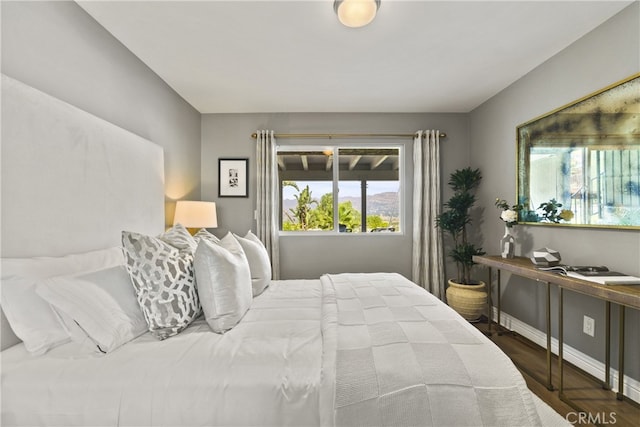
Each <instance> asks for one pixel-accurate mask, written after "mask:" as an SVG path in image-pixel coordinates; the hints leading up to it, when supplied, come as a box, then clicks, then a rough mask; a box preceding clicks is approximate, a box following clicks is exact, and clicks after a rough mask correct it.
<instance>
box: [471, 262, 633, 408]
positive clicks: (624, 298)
mask: <svg viewBox="0 0 640 427" xmlns="http://www.w3.org/2000/svg"><path fill="white" fill-rule="evenodd" d="M473 261H474V262H476V263H478V264H483V265H486V266H487V267H489V282H491V269H492V268H495V269H496V271H497V287H498V292H497V311H498V313H497V323H498V326H500V313H501V309H500V271H502V270H504V271H509V272H511V273H512V274H515V275H517V276H522V277H526V278H528V279H532V280H535V281H536V282H539V283H544V284H545V286H546V293H547V295H546V333H547V348H546V350H547V379H546V386H547V388H548V389H549V390H553V384H552V381H551V308H550V307H551V291H550V285H552V284H553V285H556V286H558V288H559V301H558V369H559V377H560V385H559V393H560V397H561V398H563V399H564V393H563V390H564V388H563V363H564V362H563V339H564V337H563V329H564V325H563V323H564V319H563V292H564V290H565V289H566V290H569V291H572V292H578V293H581V294H584V295H588V296H591V297H594V298H598V299H601V300H603V301H605V304H606V305H605V309H606V311H605V318H606V326H605V328H606V337H605V339H606V344H605V345H606V353H605V370H606V373H605V381H604V384H603V386H604V387H605V388H607V389H610V388H611V387H610V385H609V370H610V353H611V351H610V350H611V343H610V328H611V326H610V313H611V304H612V303H613V304H617V305H618V306H619V307H620V310H619V319H620V323H619V329H618V334H619V341H618V345H619V351H618V365H619V366H618V393H617V396H616V397H617V398H618V400H622V399H623V391H624V388H623V383H624V324H625V308H626V307H629V308H633V309H636V310H638V309H640V286H639V285H601V284H599V283H596V282H591V281H588V280H583V279H577V278H574V277H568V276H563V275H560V274H558V273H552V272H548V271H542V270H538V269H536V267H535V265H534V264H533V263H532V262H531V260H530V259H529V258H525V257H515V258H511V259H509V258H502V257H501V256H499V255H498V256H486V255H485V256H474V257H473ZM488 301H489V319H491V317H492V315H491V297H489V298H488Z"/></svg>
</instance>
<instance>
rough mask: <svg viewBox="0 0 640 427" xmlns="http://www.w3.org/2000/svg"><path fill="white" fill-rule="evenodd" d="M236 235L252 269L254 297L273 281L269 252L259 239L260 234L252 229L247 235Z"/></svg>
mask: <svg viewBox="0 0 640 427" xmlns="http://www.w3.org/2000/svg"><path fill="white" fill-rule="evenodd" d="M234 237H235V238H236V239H237V240H238V242H239V243H240V245H241V246H242V249H243V250H244V253H245V255H246V256H247V261H249V269H250V270H251V287H252V289H253V296H254V298H255V297H257V296H258V295H260V294H261V293H262V292H263V291H264V290H265V288H266V287H267V286H269V283H271V262H270V261H269V254H268V253H267V249H266V248H265V247H264V244H263V243H262V242H261V241H260V239H258V236H256V235H255V234H253V233H252V232H251V230H249V231H248V232H247V235H246V236H244V237H240V236H238V235H235V234H234Z"/></svg>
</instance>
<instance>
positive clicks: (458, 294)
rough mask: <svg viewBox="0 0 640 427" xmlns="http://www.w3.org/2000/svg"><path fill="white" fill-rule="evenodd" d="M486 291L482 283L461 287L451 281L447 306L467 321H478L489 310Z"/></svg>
mask: <svg viewBox="0 0 640 427" xmlns="http://www.w3.org/2000/svg"><path fill="white" fill-rule="evenodd" d="M486 289H487V286H486V284H485V283H484V282H482V281H480V283H479V284H477V285H461V284H459V283H455V282H454V281H452V280H449V287H448V288H447V304H449V307H451V308H453V309H454V310H455V311H457V312H458V313H459V314H460V315H461V316H462V317H464V318H465V319H466V320H468V321H470V322H473V321H477V320H478V319H480V316H481V315H482V313H483V312H484V311H485V310H486V308H487V290H486Z"/></svg>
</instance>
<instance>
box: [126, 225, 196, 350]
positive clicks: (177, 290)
mask: <svg viewBox="0 0 640 427" xmlns="http://www.w3.org/2000/svg"><path fill="white" fill-rule="evenodd" d="M122 245H123V247H124V255H125V259H126V263H127V271H128V272H129V275H130V276H131V281H132V283H133V287H134V289H135V291H136V295H137V299H138V304H140V307H141V308H142V312H143V313H144V316H145V319H146V320H147V323H148V325H149V331H151V333H152V334H153V335H154V336H155V337H156V338H158V339H161V340H163V339H165V338H168V337H170V336H173V335H176V334H178V333H179V332H180V331H182V330H183V329H185V328H186V327H187V326H189V324H190V323H191V322H192V321H193V320H194V319H195V318H196V317H198V316H199V315H200V312H201V310H202V308H201V306H200V301H199V299H198V293H197V290H196V283H195V278H194V274H193V252H192V251H191V250H190V248H184V249H182V250H180V249H178V248H176V247H174V246H171V245H169V244H168V243H166V242H165V241H163V240H162V239H160V238H156V237H151V236H145V235H142V234H138V233H133V232H130V231H123V232H122Z"/></svg>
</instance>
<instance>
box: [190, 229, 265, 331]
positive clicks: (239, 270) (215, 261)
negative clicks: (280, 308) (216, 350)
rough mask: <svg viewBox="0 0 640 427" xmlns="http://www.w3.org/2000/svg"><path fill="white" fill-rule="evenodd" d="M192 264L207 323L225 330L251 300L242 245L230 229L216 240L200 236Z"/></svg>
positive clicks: (247, 269) (248, 277)
mask: <svg viewBox="0 0 640 427" xmlns="http://www.w3.org/2000/svg"><path fill="white" fill-rule="evenodd" d="M194 265H195V271H196V279H197V281H198V294H199V296H200V302H201V304H202V309H203V311H204V314H205V317H206V320H207V323H208V324H209V326H210V327H211V329H212V330H213V331H214V332H218V333H223V332H225V331H228V330H229V329H231V328H233V327H234V326H235V325H236V324H238V322H239V321H240V319H242V317H243V316H244V315H245V313H246V312H247V310H249V307H250V306H251V301H252V291H251V272H250V270H249V263H248V262H247V257H246V256H245V254H244V251H243V250H242V246H241V245H240V243H238V241H237V240H236V239H235V237H233V235H232V234H231V233H227V235H226V236H225V237H223V238H222V239H221V240H220V242H219V243H211V242H209V241H207V240H204V239H203V240H200V242H199V243H198V248H197V249H196V254H195V258H194Z"/></svg>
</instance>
